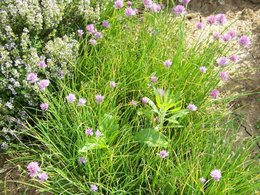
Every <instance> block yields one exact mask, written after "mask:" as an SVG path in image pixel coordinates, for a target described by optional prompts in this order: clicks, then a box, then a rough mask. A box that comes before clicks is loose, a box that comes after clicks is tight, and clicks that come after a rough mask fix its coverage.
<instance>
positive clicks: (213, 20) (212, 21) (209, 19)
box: [207, 15, 216, 25]
mask: <svg viewBox="0 0 260 195" xmlns="http://www.w3.org/2000/svg"><path fill="white" fill-rule="evenodd" d="M207 23H208V24H209V25H213V24H215V23H216V17H215V16H214V15H211V16H208V17H207Z"/></svg>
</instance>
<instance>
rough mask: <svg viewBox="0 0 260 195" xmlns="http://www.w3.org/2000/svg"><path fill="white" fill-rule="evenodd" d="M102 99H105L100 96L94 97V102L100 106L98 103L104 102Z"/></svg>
mask: <svg viewBox="0 0 260 195" xmlns="http://www.w3.org/2000/svg"><path fill="white" fill-rule="evenodd" d="M104 99H105V97H104V96H102V95H100V94H99V95H96V102H97V103H98V104H100V103H102V102H103V101H104Z"/></svg>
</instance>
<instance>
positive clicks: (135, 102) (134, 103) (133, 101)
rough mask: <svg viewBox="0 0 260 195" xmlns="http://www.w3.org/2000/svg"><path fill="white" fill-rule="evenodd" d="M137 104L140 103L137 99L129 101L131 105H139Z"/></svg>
mask: <svg viewBox="0 0 260 195" xmlns="http://www.w3.org/2000/svg"><path fill="white" fill-rule="evenodd" d="M137 104H138V102H137V101H135V100H131V101H130V102H129V105H130V106H137Z"/></svg>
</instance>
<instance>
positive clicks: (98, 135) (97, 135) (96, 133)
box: [95, 130, 103, 137]
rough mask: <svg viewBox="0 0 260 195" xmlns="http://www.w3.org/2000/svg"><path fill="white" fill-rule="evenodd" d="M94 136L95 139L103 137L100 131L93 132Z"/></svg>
mask: <svg viewBox="0 0 260 195" xmlns="http://www.w3.org/2000/svg"><path fill="white" fill-rule="evenodd" d="M95 135H96V137H101V136H102V135H103V133H101V131H99V130H97V131H96V132H95Z"/></svg>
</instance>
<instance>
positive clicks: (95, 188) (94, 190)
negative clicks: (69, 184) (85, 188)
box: [90, 184, 98, 192]
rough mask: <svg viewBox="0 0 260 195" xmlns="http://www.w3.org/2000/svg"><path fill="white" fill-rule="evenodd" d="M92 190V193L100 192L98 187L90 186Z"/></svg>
mask: <svg viewBox="0 0 260 195" xmlns="http://www.w3.org/2000/svg"><path fill="white" fill-rule="evenodd" d="M90 190H91V191H92V192H96V191H97V190H98V187H97V185H95V184H91V185H90Z"/></svg>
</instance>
